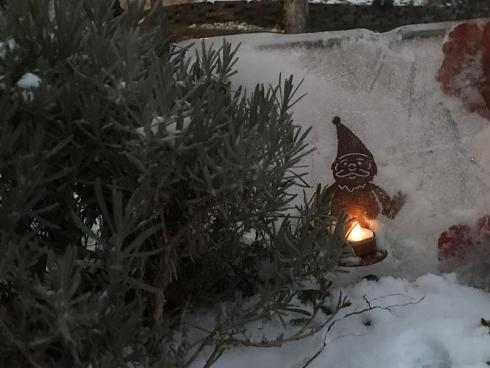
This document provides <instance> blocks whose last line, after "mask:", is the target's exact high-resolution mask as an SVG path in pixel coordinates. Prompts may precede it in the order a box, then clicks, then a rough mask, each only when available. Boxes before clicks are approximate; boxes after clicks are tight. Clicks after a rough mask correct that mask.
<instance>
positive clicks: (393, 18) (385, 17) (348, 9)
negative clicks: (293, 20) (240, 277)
mask: <svg viewBox="0 0 490 368" xmlns="http://www.w3.org/2000/svg"><path fill="white" fill-rule="evenodd" d="M472 1H475V0H472ZM483 17H490V6H489V5H482V6H480V7H478V9H476V10H475V9H468V8H463V9H457V8H429V7H425V6H394V7H390V8H383V7H372V6H351V5H324V4H310V7H309V17H308V18H309V19H308V28H307V31H308V32H319V31H334V30H343V29H351V28H366V29H370V30H372V31H377V32H385V31H388V30H390V29H393V28H396V27H400V26H404V25H407V24H418V23H433V22H443V21H452V20H462V19H473V18H483Z"/></svg>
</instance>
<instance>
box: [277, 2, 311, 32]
mask: <svg viewBox="0 0 490 368" xmlns="http://www.w3.org/2000/svg"><path fill="white" fill-rule="evenodd" d="M307 20H308V0H283V22H284V30H285V31H286V33H302V32H306V24H307Z"/></svg>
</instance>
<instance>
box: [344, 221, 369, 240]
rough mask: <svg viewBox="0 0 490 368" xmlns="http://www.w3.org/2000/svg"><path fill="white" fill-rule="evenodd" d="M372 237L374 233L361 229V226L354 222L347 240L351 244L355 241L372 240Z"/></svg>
mask: <svg viewBox="0 0 490 368" xmlns="http://www.w3.org/2000/svg"><path fill="white" fill-rule="evenodd" d="M373 236H374V233H373V232H372V231H371V230H369V229H364V228H362V227H361V225H359V223H358V222H355V223H354V226H353V227H352V229H351V230H350V232H349V235H348V237H347V240H348V241H351V242H356V241H360V240H364V239H368V238H372V237H373Z"/></svg>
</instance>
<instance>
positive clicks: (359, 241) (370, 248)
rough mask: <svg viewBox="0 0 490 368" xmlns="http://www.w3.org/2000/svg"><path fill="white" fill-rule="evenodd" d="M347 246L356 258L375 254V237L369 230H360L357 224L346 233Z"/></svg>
mask: <svg viewBox="0 0 490 368" xmlns="http://www.w3.org/2000/svg"><path fill="white" fill-rule="evenodd" d="M347 244H349V245H350V246H351V247H352V250H353V251H354V254H355V255H356V256H358V257H363V256H368V255H371V254H376V236H375V234H374V232H373V231H371V230H370V229H366V228H362V227H361V225H359V223H358V222H355V223H354V226H352V228H351V230H350V231H349V232H348V233H347Z"/></svg>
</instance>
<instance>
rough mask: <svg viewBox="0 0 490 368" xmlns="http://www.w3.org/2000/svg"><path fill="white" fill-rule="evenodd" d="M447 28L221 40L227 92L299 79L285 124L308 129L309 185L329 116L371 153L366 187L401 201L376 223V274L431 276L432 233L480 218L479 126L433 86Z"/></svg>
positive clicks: (331, 132) (327, 138) (325, 160)
mask: <svg viewBox="0 0 490 368" xmlns="http://www.w3.org/2000/svg"><path fill="white" fill-rule="evenodd" d="M451 26H452V24H449V23H444V24H432V25H424V26H408V27H404V28H401V29H397V30H395V31H392V32H389V33H385V34H376V33H372V32H369V31H366V30H352V31H345V32H329V33H317V34H302V35H272V34H260V35H259V34H254V35H240V36H232V37H228V38H227V39H228V41H230V42H232V43H233V44H237V43H241V47H240V49H239V53H238V56H239V62H238V65H237V69H238V71H239V74H238V75H237V76H236V77H235V79H234V83H237V84H242V85H245V86H247V87H248V88H249V89H250V88H252V87H253V86H254V85H255V84H256V83H276V82H277V79H278V76H279V73H282V74H283V75H289V74H294V75H295V77H296V80H297V81H298V82H299V81H301V80H303V84H302V86H301V88H300V89H301V92H305V93H307V95H306V97H305V98H304V99H303V100H302V101H301V102H300V103H299V104H298V105H296V106H295V107H294V116H295V119H296V121H297V122H298V123H299V124H301V125H303V126H305V127H308V126H312V127H313V131H312V133H311V135H310V143H311V144H312V145H313V146H315V147H316V148H317V150H316V151H315V152H314V153H313V154H312V155H311V156H310V157H309V158H308V160H307V164H308V165H309V177H308V181H309V183H310V184H312V185H316V184H317V183H322V184H330V183H332V182H333V178H332V174H331V171H330V165H331V163H332V162H333V160H334V159H335V156H336V151H337V136H336V130H335V127H334V126H333V125H332V123H331V120H332V117H333V116H335V115H338V116H340V117H342V119H343V122H344V123H345V124H346V125H347V126H349V127H350V128H351V129H352V130H353V131H355V132H356V134H357V135H358V136H359V137H360V138H361V139H362V140H363V142H364V143H365V145H366V146H367V147H368V148H369V150H370V151H371V152H372V153H373V155H374V157H375V159H376V163H377V165H378V175H377V177H376V178H375V179H374V183H377V184H381V185H382V186H383V188H384V189H385V190H386V191H388V192H389V193H390V194H394V193H395V192H397V191H398V190H401V191H402V192H404V193H405V194H407V202H406V204H405V207H404V208H403V209H402V210H401V212H400V213H399V215H398V217H397V218H396V219H395V220H386V219H381V218H380V228H379V229H378V232H377V237H378V240H379V243H380V244H381V246H382V247H385V248H386V249H388V251H389V254H390V256H389V260H388V261H386V262H383V263H384V266H383V267H385V269H384V271H383V270H382V272H386V273H390V274H396V275H400V276H404V277H411V276H417V275H420V274H424V273H426V272H435V271H437V270H438V264H437V241H438V237H439V234H440V233H441V232H442V231H444V230H445V229H447V228H448V227H449V226H450V225H452V224H454V223H470V224H471V223H473V222H475V221H476V220H477V219H478V218H479V217H480V216H482V215H485V214H487V213H488V212H490V211H489V209H490V207H489V199H490V198H489V195H488V193H489V191H490V146H489V144H488V142H490V125H489V122H488V121H486V120H485V119H484V118H482V117H480V116H479V115H477V114H471V113H468V112H466V111H465V110H464V108H463V107H462V103H461V102H460V101H459V100H457V99H454V98H450V97H447V96H445V95H444V94H443V93H442V92H441V89H440V85H439V83H438V82H437V81H436V79H435V78H436V74H437V71H438V69H439V67H440V65H441V62H442V58H443V53H442V44H443V41H444V34H445V32H446V30H447V29H448V28H450V27H451ZM422 36H423V37H422ZM206 42H216V43H218V42H219V40H217V39H208V40H207V41H206Z"/></svg>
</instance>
